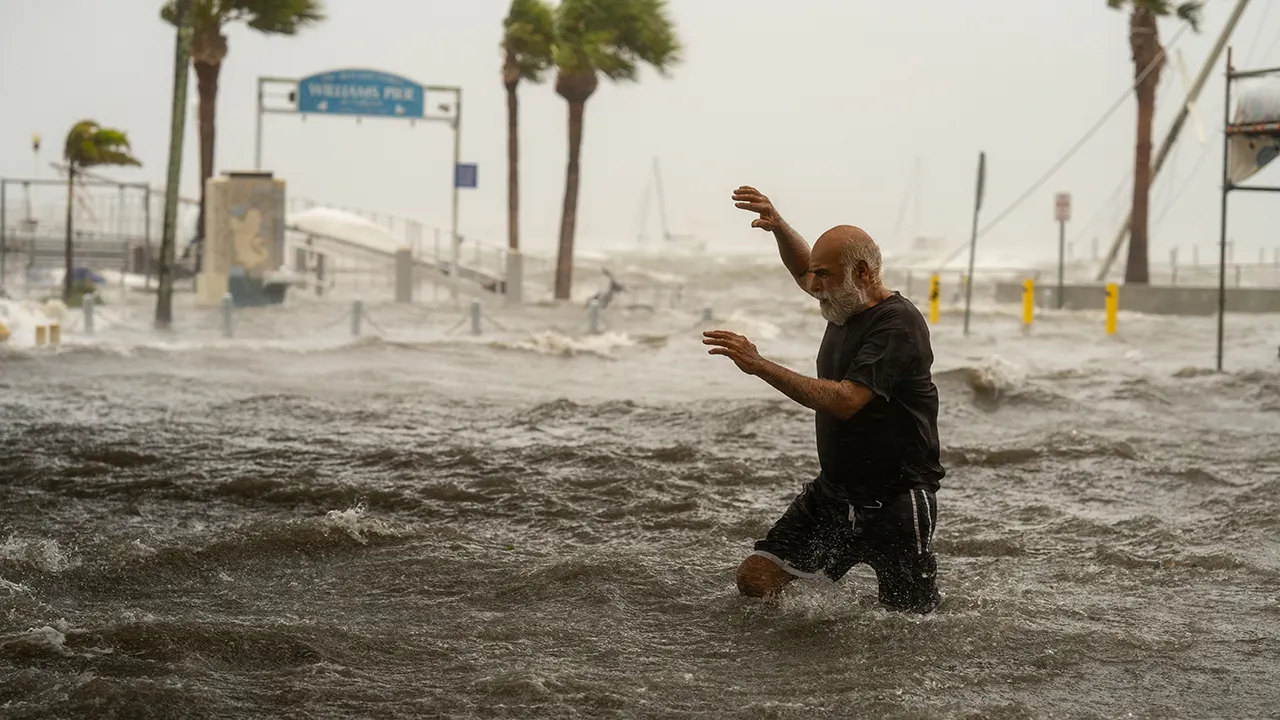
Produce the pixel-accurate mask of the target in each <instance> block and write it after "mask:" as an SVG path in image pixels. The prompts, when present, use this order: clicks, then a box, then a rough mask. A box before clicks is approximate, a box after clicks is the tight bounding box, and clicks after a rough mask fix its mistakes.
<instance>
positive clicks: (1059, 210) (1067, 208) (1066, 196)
mask: <svg viewBox="0 0 1280 720" xmlns="http://www.w3.org/2000/svg"><path fill="white" fill-rule="evenodd" d="M1053 217H1054V219H1055V220H1057V221H1058V222H1067V221H1069V220H1071V193H1058V197H1057V200H1056V201H1055V202H1054V206H1053Z"/></svg>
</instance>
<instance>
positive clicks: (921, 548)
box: [752, 481, 942, 613]
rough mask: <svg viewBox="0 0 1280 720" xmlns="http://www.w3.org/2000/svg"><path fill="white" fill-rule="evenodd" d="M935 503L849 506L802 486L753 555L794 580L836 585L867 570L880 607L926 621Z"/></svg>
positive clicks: (930, 496)
mask: <svg viewBox="0 0 1280 720" xmlns="http://www.w3.org/2000/svg"><path fill="white" fill-rule="evenodd" d="M937 519H938V501H937V499H936V497H935V495H934V493H933V492H932V491H930V490H924V489H917V490H911V491H909V492H904V493H901V494H898V495H891V496H888V497H886V498H884V499H883V500H882V501H880V502H879V503H878V504H877V505H875V506H870V507H867V506H855V505H850V504H849V503H847V502H845V501H842V500H839V499H837V498H835V497H833V496H831V495H830V494H828V493H827V492H826V491H824V490H822V489H821V488H820V487H819V486H818V483H817V482H816V481H815V482H811V483H808V484H806V485H805V486H804V489H803V490H801V491H800V494H799V495H797V496H796V499H795V500H793V501H792V502H791V507H789V508H787V511H786V512H785V513H783V514H782V517H781V518H779V519H778V522H777V523H775V524H774V526H773V528H772V529H771V530H769V534H768V535H767V536H766V537H765V539H763V540H757V541H756V545H755V552H754V553H752V554H753V555H760V556H762V557H765V558H768V559H769V560H772V561H773V562H775V563H777V564H778V565H779V566H780V567H781V568H782V569H783V570H786V571H787V572H788V573H790V574H792V575H795V576H796V577H801V578H810V577H814V576H816V575H818V574H819V573H822V574H824V575H826V576H827V577H829V578H831V580H833V581H834V580H839V579H840V578H841V577H844V574H845V573H847V572H849V569H850V568H852V567H853V566H854V565H857V564H859V563H867V564H868V565H870V566H871V568H872V569H873V570H875V573H876V578H877V580H878V581H879V584H880V602H881V603H883V604H884V605H886V606H887V607H889V608H891V609H895V610H910V611H914V612H922V613H927V612H929V611H931V610H933V609H934V608H935V607H937V605H938V603H939V602H941V599H942V598H941V596H940V595H939V594H938V582H937V572H938V564H937V560H936V559H935V558H934V555H933V550H932V548H931V547H930V546H931V544H932V540H933V529H934V525H935V523H936V522H937Z"/></svg>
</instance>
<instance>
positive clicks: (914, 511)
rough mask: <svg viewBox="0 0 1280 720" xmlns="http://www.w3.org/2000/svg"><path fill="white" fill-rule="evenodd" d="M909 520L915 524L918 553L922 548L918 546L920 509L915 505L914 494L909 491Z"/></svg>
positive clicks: (921, 551)
mask: <svg viewBox="0 0 1280 720" xmlns="http://www.w3.org/2000/svg"><path fill="white" fill-rule="evenodd" d="M911 522H913V523H915V526H916V554H917V555H920V554H922V553H923V552H924V550H923V549H922V548H921V547H920V510H919V508H917V507H916V494H915V493H914V492H912V493H911Z"/></svg>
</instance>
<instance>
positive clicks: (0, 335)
mask: <svg viewBox="0 0 1280 720" xmlns="http://www.w3.org/2000/svg"><path fill="white" fill-rule="evenodd" d="M8 339H9V326H8V325H5V324H4V321H2V320H0V343H2V342H4V341H5V340H8Z"/></svg>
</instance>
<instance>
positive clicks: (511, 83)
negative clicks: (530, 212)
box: [502, 0, 556, 250]
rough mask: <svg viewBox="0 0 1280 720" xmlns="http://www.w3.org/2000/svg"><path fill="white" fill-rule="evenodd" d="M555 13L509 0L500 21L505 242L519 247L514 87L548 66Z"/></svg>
mask: <svg viewBox="0 0 1280 720" xmlns="http://www.w3.org/2000/svg"><path fill="white" fill-rule="evenodd" d="M555 31H556V23H555V13H554V11H552V9H551V6H550V5H548V4H546V3H545V2H543V0H512V2H511V10H510V12H508V13H507V18H506V19H505V20H503V22H502V52H503V56H504V60H503V62H502V84H503V85H505V86H506V88H507V244H508V245H510V247H511V249H512V250H519V249H520V132H519V127H520V107H519V98H517V97H516V87H517V86H518V85H519V84H520V81H521V80H528V81H529V82H533V83H540V82H542V76H543V73H545V72H546V71H547V69H548V68H550V67H551V63H552V47H553V44H554V42H555Z"/></svg>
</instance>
